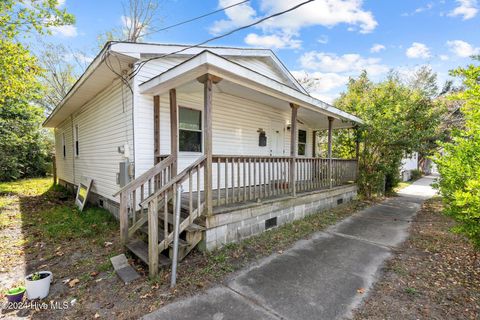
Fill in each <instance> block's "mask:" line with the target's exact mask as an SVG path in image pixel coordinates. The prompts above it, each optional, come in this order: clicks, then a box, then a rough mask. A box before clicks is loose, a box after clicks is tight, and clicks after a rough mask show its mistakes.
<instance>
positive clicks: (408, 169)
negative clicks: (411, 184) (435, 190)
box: [400, 152, 418, 181]
mask: <svg viewBox="0 0 480 320" xmlns="http://www.w3.org/2000/svg"><path fill="white" fill-rule="evenodd" d="M413 170H418V152H412V153H408V154H405V156H404V157H403V159H402V164H401V167H400V178H401V179H402V181H409V180H411V179H412V171H413Z"/></svg>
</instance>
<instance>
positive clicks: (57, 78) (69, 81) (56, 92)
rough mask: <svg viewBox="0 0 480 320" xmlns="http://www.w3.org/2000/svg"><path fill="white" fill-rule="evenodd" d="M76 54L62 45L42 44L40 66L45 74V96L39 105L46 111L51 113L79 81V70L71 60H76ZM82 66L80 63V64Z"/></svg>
mask: <svg viewBox="0 0 480 320" xmlns="http://www.w3.org/2000/svg"><path fill="white" fill-rule="evenodd" d="M75 55H76V52H72V51H70V50H68V49H67V48H66V47H65V46H63V45H60V44H52V43H42V47H41V49H40V51H39V54H38V57H39V64H40V66H41V68H42V69H43V70H44V72H43V73H42V74H41V77H40V82H41V83H42V85H43V89H44V90H43V94H42V96H41V97H40V99H39V100H38V103H39V104H40V105H41V106H43V108H44V109H45V111H47V112H51V111H52V110H53V109H54V108H55V107H56V106H57V105H58V104H59V103H60V101H62V99H63V97H65V96H66V94H67V93H68V91H69V90H70V88H71V87H72V86H73V84H74V83H75V81H76V80H77V79H78V77H79V74H78V71H77V70H78V69H79V68H80V67H78V66H75V65H74V64H73V63H70V62H68V60H69V59H71V60H75ZM79 64H80V62H79Z"/></svg>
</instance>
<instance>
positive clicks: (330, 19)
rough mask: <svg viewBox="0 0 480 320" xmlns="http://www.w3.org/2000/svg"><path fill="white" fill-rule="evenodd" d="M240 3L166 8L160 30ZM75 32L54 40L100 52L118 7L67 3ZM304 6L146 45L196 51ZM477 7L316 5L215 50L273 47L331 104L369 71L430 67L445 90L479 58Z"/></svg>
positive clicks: (276, 1)
mask: <svg viewBox="0 0 480 320" xmlns="http://www.w3.org/2000/svg"><path fill="white" fill-rule="evenodd" d="M239 1H240V0H202V1H191V0H190V1H187V0H164V1H163V2H162V5H161V8H160V10H159V13H158V15H159V17H162V19H161V21H159V22H158V25H159V26H167V25H171V24H173V23H176V22H179V21H182V20H185V19H189V18H192V17H195V16H198V15H201V14H203V13H207V12H210V11H212V10H215V9H218V8H222V7H225V6H227V5H229V4H232V3H237V2H239ZM61 2H62V3H63V4H62V6H63V7H66V8H67V10H68V11H69V12H71V13H73V14H74V15H75V16H76V19H77V23H76V25H75V26H70V27H62V28H59V29H57V30H54V34H53V35H52V36H50V37H49V40H51V41H54V42H61V43H64V44H66V45H68V46H69V47H72V48H74V49H81V50H83V51H84V52H87V56H88V57H91V56H94V55H95V53H96V52H95V51H98V50H99V49H98V46H97V40H96V39H97V35H98V34H99V33H101V32H104V31H106V30H109V29H111V28H113V27H119V26H121V24H122V14H123V11H122V6H121V4H120V1H117V0H95V1H94V0H83V1H78V0H62V1H61ZM299 2H302V0H251V1H249V2H247V3H245V4H242V5H240V6H237V7H235V8H232V9H228V10H227V11H225V12H221V13H218V14H216V15H213V16H209V17H207V18H205V19H202V20H199V21H195V22H193V23H190V24H187V25H183V26H180V27H176V28H173V29H171V30H168V31H164V32H160V33H158V34H155V35H151V36H149V37H147V38H146V39H145V41H148V42H165V43H186V44H195V43H198V42H201V41H203V40H206V39H208V38H210V37H212V36H213V35H217V34H222V33H224V32H227V31H229V30H231V29H233V28H235V27H237V26H242V25H245V24H248V23H250V22H253V21H255V20H257V19H259V18H262V17H264V16H266V15H269V14H271V13H275V12H278V11H281V10H283V9H287V8H290V7H292V6H293V5H295V4H297V3H299ZM479 10H480V4H479V3H478V2H477V1H476V0H445V1H442V0H436V1H424V0H401V1H393V0H365V1H361V0H317V1H314V2H312V3H310V4H307V5H305V6H303V7H302V8H301V9H298V10H296V11H294V12H292V13H289V14H287V15H284V16H283V17H281V18H278V19H276V20H271V21H269V22H268V23H265V24H263V25H260V26H258V27H253V28H250V29H247V30H244V31H241V32H239V33H237V34H234V35H232V36H229V37H227V38H224V39H221V40H218V41H216V42H214V43H211V44H212V45H225V46H241V47H268V48H271V49H272V50H274V52H275V53H276V54H277V55H278V56H279V57H280V59H281V60H282V61H283V62H284V63H285V65H286V66H287V67H288V68H289V69H290V70H291V71H294V74H295V75H301V74H303V73H305V72H307V73H308V74H309V75H311V76H313V77H315V78H316V79H318V80H317V81H316V83H315V88H314V89H313V91H314V92H313V94H314V95H315V96H317V97H319V98H321V99H323V100H326V101H327V102H331V101H332V100H333V99H334V98H335V97H337V96H338V94H339V93H340V92H341V91H343V90H344V89H345V83H346V82H347V80H348V77H350V76H357V75H358V74H359V73H360V71H361V70H362V69H366V70H367V71H368V72H369V73H370V75H371V77H372V78H373V79H375V80H380V79H382V78H383V77H384V76H385V74H386V73H387V72H388V70H390V69H396V70H399V72H400V73H401V74H402V75H404V76H405V77H408V76H409V75H410V74H411V73H412V72H413V71H414V70H415V68H418V67H419V66H421V65H424V64H428V65H430V66H431V67H432V68H433V70H434V71H436V72H438V74H439V80H440V81H441V82H443V81H445V80H446V79H447V78H448V70H450V69H452V68H455V67H457V66H461V65H466V64H467V63H469V62H470V61H471V60H470V58H469V56H470V55H472V54H480V38H479V34H480V33H479V30H480V28H479V27H480V12H479Z"/></svg>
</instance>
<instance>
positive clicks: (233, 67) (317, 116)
mask: <svg viewBox="0 0 480 320" xmlns="http://www.w3.org/2000/svg"><path fill="white" fill-rule="evenodd" d="M206 73H210V74H212V75H215V76H218V77H220V78H222V79H223V80H222V81H220V82H219V83H218V84H216V88H217V90H219V91H221V92H223V93H227V94H230V95H234V96H238V97H242V98H245V99H249V100H252V101H257V102H259V103H262V104H265V105H269V106H272V107H274V108H278V109H281V110H285V109H288V110H290V103H294V104H297V105H299V106H300V108H299V110H298V118H299V120H300V121H302V122H304V123H305V124H307V125H308V126H310V127H312V128H317V129H323V128H327V127H328V118H327V117H328V116H330V117H333V118H336V119H338V120H340V121H334V128H350V127H353V126H354V125H355V124H356V123H362V120H361V119H359V118H357V117H355V116H353V115H351V114H348V113H346V112H344V111H341V110H339V109H337V108H335V107H333V106H331V105H329V104H327V103H324V102H323V101H320V100H318V99H315V98H313V97H311V96H309V95H306V94H304V93H302V92H300V91H297V90H295V89H292V88H290V87H288V86H286V85H284V84H282V83H280V82H277V81H275V80H273V79H270V78H268V77H265V76H264V75H262V74H259V73H257V72H255V71H253V70H250V69H248V68H245V67H243V66H241V65H238V64H236V63H233V62H231V61H229V60H227V59H224V58H222V57H220V56H218V55H216V54H213V53H211V52H209V51H203V52H202V53H200V54H198V55H197V56H194V57H193V58H191V59H190V60H187V61H185V62H184V63H181V64H180V65H177V66H175V67H173V68H171V69H169V70H167V71H165V72H163V73H161V74H159V75H158V76H156V77H154V78H152V79H150V80H148V81H146V82H144V83H143V84H141V85H140V92H141V93H143V94H150V95H160V94H163V93H165V92H167V91H168V90H169V89H171V88H179V87H184V89H186V88H188V87H189V86H195V84H194V82H196V78H197V77H199V76H201V75H204V74H206Z"/></svg>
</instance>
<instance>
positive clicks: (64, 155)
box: [62, 132, 67, 159]
mask: <svg viewBox="0 0 480 320" xmlns="http://www.w3.org/2000/svg"><path fill="white" fill-rule="evenodd" d="M62 152H63V159H65V158H66V157H67V140H66V138H65V132H62Z"/></svg>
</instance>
